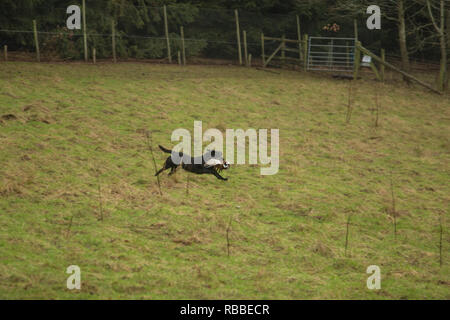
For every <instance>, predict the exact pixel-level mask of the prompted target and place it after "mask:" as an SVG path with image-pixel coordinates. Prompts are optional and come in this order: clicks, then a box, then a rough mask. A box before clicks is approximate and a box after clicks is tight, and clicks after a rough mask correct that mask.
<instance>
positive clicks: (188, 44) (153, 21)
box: [0, 1, 370, 61]
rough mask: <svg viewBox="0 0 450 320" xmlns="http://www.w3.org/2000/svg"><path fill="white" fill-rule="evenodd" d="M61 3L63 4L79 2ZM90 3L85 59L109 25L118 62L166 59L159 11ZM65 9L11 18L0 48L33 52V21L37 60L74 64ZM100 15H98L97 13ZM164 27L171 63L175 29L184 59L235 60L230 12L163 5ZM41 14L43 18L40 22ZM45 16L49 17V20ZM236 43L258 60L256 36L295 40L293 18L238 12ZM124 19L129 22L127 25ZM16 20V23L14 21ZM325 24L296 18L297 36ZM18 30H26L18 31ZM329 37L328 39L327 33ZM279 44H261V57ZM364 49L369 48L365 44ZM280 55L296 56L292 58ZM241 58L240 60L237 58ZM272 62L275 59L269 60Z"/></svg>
mask: <svg viewBox="0 0 450 320" xmlns="http://www.w3.org/2000/svg"><path fill="white" fill-rule="evenodd" d="M80 2H81V1H80ZM80 2H79V3H77V2H73V1H70V2H69V1H62V3H65V4H67V6H69V5H72V4H76V5H79V6H80V8H81V3H80ZM115 3H116V2H112V1H95V2H88V3H87V6H86V35H87V47H88V56H89V57H90V58H91V56H92V49H93V48H95V49H96V56H97V58H98V59H102V58H103V59H105V58H111V57H112V52H113V50H112V23H113V22H114V26H115V49H116V54H117V58H119V59H128V58H133V59H166V60H167V57H168V49H167V39H166V33H165V23H164V7H157V6H148V5H139V6H136V5H131V4H129V3H127V2H124V1H122V3H121V5H120V6H118V5H117V3H120V2H117V3H116V5H115ZM67 6H64V5H61V7H57V8H55V7H46V6H45V5H42V6H40V7H38V8H37V10H35V11H34V12H28V13H23V16H26V17H28V18H23V17H22V18H20V19H16V20H14V19H13V20H12V21H13V22H12V23H9V24H8V25H5V24H2V22H0V45H2V46H3V45H8V50H10V51H29V52H34V51H35V50H36V48H35V41H34V34H33V20H36V22H37V34H38V41H39V49H40V53H41V58H42V59H43V60H54V59H62V60H77V59H83V57H84V39H83V30H69V29H67V27H66V20H67V18H68V16H69V14H67V13H66V10H67ZM99 11H101V12H102V13H103V14H102V15H101V16H99V15H98V14H97V13H98V12H99ZM166 14H167V26H168V35H169V39H170V40H169V42H170V51H171V52H170V53H171V58H172V61H176V59H177V54H178V51H180V52H181V51H182V41H181V27H183V29H184V43H185V52H186V57H187V58H188V59H189V58H191V57H201V58H210V59H227V60H234V61H237V60H238V44H237V31H236V16H235V10H228V9H212V8H198V7H195V6H193V5H190V4H177V5H169V6H166ZM44 16H45V18H44ZM48 17H52V18H51V19H49V18H48ZM238 19H239V28H240V32H239V35H240V42H241V48H242V56H243V55H244V49H245V48H244V39H243V32H244V31H245V33H246V43H247V53H248V54H251V55H252V59H253V61H257V60H259V59H261V56H262V46H261V33H264V35H265V36H269V37H278V38H280V37H282V36H285V37H286V38H287V39H298V32H297V17H296V15H295V14H262V13H259V12H251V11H245V10H239V11H238ZM130 20H132V21H133V23H130ZM14 21H16V23H14ZM324 24H325V22H317V21H310V20H309V19H308V18H307V17H306V18H305V17H301V18H300V26H301V33H302V34H304V33H308V34H309V35H311V36H314V35H315V36H330V32H328V31H324V29H323V25H324ZM23 26H29V28H24V27H23ZM331 36H333V35H331ZM339 36H353V27H352V26H350V25H348V26H346V27H342V29H341V32H340V34H339ZM278 45H279V42H277V41H266V42H265V44H264V46H265V52H266V56H267V55H269V54H270V53H272V52H273V51H274V50H275V49H276V47H277V46H278ZM367 47H369V48H370V45H367ZM286 55H287V56H288V57H289V55H291V56H292V58H297V57H298V54H297V55H296V54H294V53H289V52H287V53H286ZM243 60H245V57H244V56H243ZM274 61H275V60H274Z"/></svg>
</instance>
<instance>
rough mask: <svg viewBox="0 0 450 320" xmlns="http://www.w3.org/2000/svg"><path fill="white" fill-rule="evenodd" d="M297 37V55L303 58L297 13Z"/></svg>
mask: <svg viewBox="0 0 450 320" xmlns="http://www.w3.org/2000/svg"><path fill="white" fill-rule="evenodd" d="M297 39H298V57H299V59H300V60H303V54H302V34H301V33H300V18H299V16H298V15H297Z"/></svg>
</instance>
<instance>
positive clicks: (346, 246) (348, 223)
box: [345, 214, 352, 256]
mask: <svg viewBox="0 0 450 320" xmlns="http://www.w3.org/2000/svg"><path fill="white" fill-rule="evenodd" d="M351 217H352V215H351V214H349V215H348V217H347V230H346V233H345V256H347V248H348V235H349V230H350V219H351Z"/></svg>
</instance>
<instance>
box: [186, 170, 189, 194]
mask: <svg viewBox="0 0 450 320" xmlns="http://www.w3.org/2000/svg"><path fill="white" fill-rule="evenodd" d="M186 176H187V177H186V195H187V196H188V195H189V174H187V175H186Z"/></svg>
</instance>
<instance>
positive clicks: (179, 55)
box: [177, 50, 181, 66]
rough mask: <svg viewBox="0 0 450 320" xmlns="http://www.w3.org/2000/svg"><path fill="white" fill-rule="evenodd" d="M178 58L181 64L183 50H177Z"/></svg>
mask: <svg viewBox="0 0 450 320" xmlns="http://www.w3.org/2000/svg"><path fill="white" fill-rule="evenodd" d="M177 58H178V65H179V66H181V52H180V50H178V51H177Z"/></svg>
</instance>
